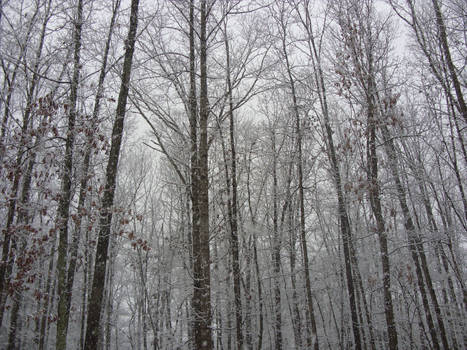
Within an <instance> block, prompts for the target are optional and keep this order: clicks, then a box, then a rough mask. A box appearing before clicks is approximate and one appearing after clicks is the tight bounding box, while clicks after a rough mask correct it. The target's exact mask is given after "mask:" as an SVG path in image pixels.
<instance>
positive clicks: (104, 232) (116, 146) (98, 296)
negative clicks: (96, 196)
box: [84, 0, 139, 350]
mask: <svg viewBox="0 0 467 350" xmlns="http://www.w3.org/2000/svg"><path fill="white" fill-rule="evenodd" d="M138 7H139V0H132V1H131V14H130V27H129V31H128V37H127V39H126V41H125V58H124V61H123V74H122V83H121V86H120V93H119V96H118V102H117V111H116V118H115V122H114V125H113V129H112V141H111V146H110V154H109V160H108V163H107V169H106V175H105V187H104V194H103V198H102V203H101V213H100V220H99V236H98V240H97V249H96V259H95V265H94V276H93V281H92V289H91V295H90V297H89V301H88V305H89V306H88V318H87V325H86V339H85V343H84V349H85V350H93V349H95V348H96V347H97V344H98V340H99V337H100V332H101V329H100V325H99V321H100V317H101V311H102V300H103V295H104V283H105V273H106V267H107V254H108V248H109V241H110V234H111V222H112V206H113V202H114V196H115V187H116V179H117V170H118V160H119V156H120V148H121V143H122V138H123V128H124V121H125V112H126V110H125V109H126V104H127V98H128V91H129V84H130V77H131V68H132V61H133V53H134V51H135V42H136V31H137V27H138Z"/></svg>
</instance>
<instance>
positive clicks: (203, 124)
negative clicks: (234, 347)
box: [193, 0, 213, 350]
mask: <svg viewBox="0 0 467 350" xmlns="http://www.w3.org/2000/svg"><path fill="white" fill-rule="evenodd" d="M207 15H208V14H207V8H206V1H205V0H202V1H201V9H200V97H199V99H200V100H199V129H200V135H199V148H198V155H199V158H198V171H199V172H198V179H197V185H198V200H199V201H198V208H199V238H198V243H197V247H195V240H193V258H194V273H193V275H194V278H195V281H194V282H195V286H194V287H195V289H194V294H193V311H194V317H195V327H194V342H195V344H194V345H195V349H197V350H201V349H212V348H213V342H212V331H211V319H212V316H211V287H210V252H209V172H208V119H209V101H208V85H207V35H206V27H207ZM196 248H198V249H196Z"/></svg>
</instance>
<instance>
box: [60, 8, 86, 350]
mask: <svg viewBox="0 0 467 350" xmlns="http://www.w3.org/2000/svg"><path fill="white" fill-rule="evenodd" d="M82 26H83V0H79V1H78V4H77V9H76V18H75V22H74V31H73V44H74V55H73V78H72V81H71V92H70V104H69V106H68V108H69V114H68V130H67V137H66V143H65V159H64V169H63V174H62V180H61V181H62V183H61V193H60V200H59V203H58V210H57V211H58V212H57V216H58V217H57V226H58V227H59V239H58V258H57V275H58V276H57V290H58V298H59V299H58V310H57V334H56V343H55V347H56V349H57V350H65V349H66V336H67V330H68V318H69V308H68V306H69V304H70V301H69V300H71V294H69V293H68V291H67V288H66V284H67V279H66V272H67V260H68V259H67V255H68V218H69V215H70V202H71V197H72V193H71V192H72V188H71V182H72V174H73V148H74V143H75V122H76V108H77V106H76V105H77V101H78V88H79V76H80V71H81V63H80V56H81V31H82ZM78 214H79V213H78Z"/></svg>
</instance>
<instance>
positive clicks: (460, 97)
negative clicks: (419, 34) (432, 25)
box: [431, 0, 467, 123]
mask: <svg viewBox="0 0 467 350" xmlns="http://www.w3.org/2000/svg"><path fill="white" fill-rule="evenodd" d="M431 2H432V3H433V8H434V10H435V15H436V25H437V28H438V35H439V39H438V40H439V41H440V42H441V43H440V44H441V47H442V49H443V55H444V58H445V60H446V64H447V66H448V70H449V74H450V76H451V80H452V84H453V85H454V90H455V92H456V97H457V101H456V102H457V103H456V107H457V109H458V110H459V112H460V114H461V115H462V117H463V118H464V121H465V122H466V123H467V105H466V104H465V100H464V94H463V92H462V87H461V84H460V82H459V78H458V77H457V72H456V68H455V67H454V63H453V61H452V57H451V51H450V49H449V44H448V38H447V34H446V25H445V23H444V19H443V14H442V12H441V8H440V5H439V2H438V0H431Z"/></svg>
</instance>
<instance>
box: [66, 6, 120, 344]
mask: <svg viewBox="0 0 467 350" xmlns="http://www.w3.org/2000/svg"><path fill="white" fill-rule="evenodd" d="M78 6H80V4H78ZM119 7H120V1H119V0H118V1H117V2H116V4H115V5H114V7H113V11H112V18H111V21H110V26H109V31H108V34H107V41H106V43H105V48H104V56H103V59H102V66H101V70H100V73H99V81H98V85H97V93H96V97H95V101H94V109H93V113H92V120H91V125H90V126H89V130H87V136H88V137H87V140H86V149H85V154H84V160H83V170H82V177H81V180H80V185H79V188H80V190H79V198H78V208H77V215H76V219H75V220H74V223H75V226H74V232H73V238H72V242H71V245H70V249H69V264H68V271H67V274H66V285H65V291H64V292H63V293H61V294H60V298H63V299H64V300H63V301H62V303H64V304H65V305H64V306H63V305H62V308H63V309H64V310H70V307H71V297H72V293H73V283H74V278H75V271H76V262H77V257H78V247H79V241H80V237H81V234H82V227H81V226H82V225H81V224H82V219H83V216H84V212H85V208H84V206H85V202H86V198H87V194H88V180H89V176H90V175H89V168H90V164H91V154H92V151H93V142H94V140H95V135H94V131H95V130H96V128H97V123H98V122H97V120H98V117H99V111H100V102H101V99H102V96H103V90H104V80H105V76H106V69H107V60H108V54H109V49H110V43H111V39H112V34H113V29H114V24H115V20H116V17H117V12H118V9H119ZM78 21H79V19H78ZM62 295H63V297H62ZM62 311H63V310H62ZM62 317H63V321H62V323H63V324H62V325H61V328H62V329H61V332H62V333H63V334H62V336H61V337H64V338H65V340H62V341H63V342H66V335H67V332H68V321H69V317H70V314H69V312H66V313H65V314H62V315H61V316H60V301H59V315H58V323H57V329H58V326H59V324H60V320H61V318H62ZM58 335H59V332H57V337H58ZM57 344H58V342H57Z"/></svg>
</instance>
